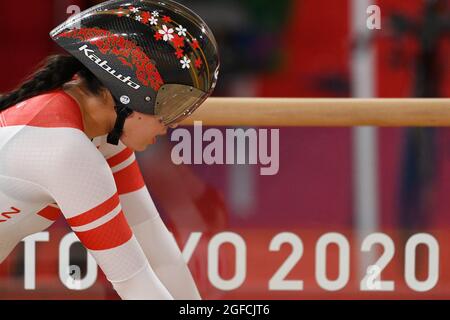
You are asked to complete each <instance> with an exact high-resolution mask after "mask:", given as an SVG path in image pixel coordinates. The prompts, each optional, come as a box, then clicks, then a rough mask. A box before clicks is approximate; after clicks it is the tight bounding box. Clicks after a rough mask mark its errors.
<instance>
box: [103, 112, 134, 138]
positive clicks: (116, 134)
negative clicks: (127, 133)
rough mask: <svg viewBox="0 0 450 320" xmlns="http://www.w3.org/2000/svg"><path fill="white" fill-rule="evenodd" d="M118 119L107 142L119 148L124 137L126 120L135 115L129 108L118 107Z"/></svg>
mask: <svg viewBox="0 0 450 320" xmlns="http://www.w3.org/2000/svg"><path fill="white" fill-rule="evenodd" d="M115 109H116V113H117V119H116V123H115V124H114V129H113V130H112V131H111V132H110V133H109V134H108V139H107V142H108V143H109V144H112V145H115V146H117V145H118V144H119V140H120V137H121V136H122V132H123V127H124V125H125V120H126V119H127V118H128V117H129V116H130V114H132V113H133V110H131V109H130V108H128V107H125V106H120V107H119V106H116V107H115Z"/></svg>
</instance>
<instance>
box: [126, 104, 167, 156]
mask: <svg viewBox="0 0 450 320" xmlns="http://www.w3.org/2000/svg"><path fill="white" fill-rule="evenodd" d="M166 133H167V127H166V126H165V125H164V124H163V123H162V122H161V121H160V119H159V118H158V117H156V116H151V115H147V114H143V113H140V112H133V113H132V114H131V115H130V117H128V118H127V120H126V121H125V126H124V130H123V134H122V137H121V139H120V140H121V141H122V142H123V143H124V144H125V145H126V146H127V147H129V148H131V149H133V150H135V151H144V150H145V149H146V148H147V147H148V146H149V145H152V144H154V143H155V142H156V137H157V136H159V135H165V134H166Z"/></svg>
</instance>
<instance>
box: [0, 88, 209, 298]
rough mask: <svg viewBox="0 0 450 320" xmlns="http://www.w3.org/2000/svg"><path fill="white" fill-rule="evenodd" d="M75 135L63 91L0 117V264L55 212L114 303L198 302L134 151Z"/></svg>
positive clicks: (76, 122)
mask: <svg viewBox="0 0 450 320" xmlns="http://www.w3.org/2000/svg"><path fill="white" fill-rule="evenodd" d="M83 129H84V128H83V121H82V116H81V111H80V108H79V106H78V104H77V102H76V101H75V100H74V99H73V98H72V97H71V96H70V95H68V94H67V93H65V92H64V91H63V90H54V91H51V92H49V93H46V94H42V95H40V96H37V97H34V98H31V99H28V100H26V101H24V102H21V103H19V104H17V105H15V106H12V107H10V108H8V109H6V110H4V111H2V112H1V113H0V263H2V262H3V261H4V260H5V259H6V258H7V256H8V255H9V253H10V252H11V251H12V250H13V249H14V247H15V246H16V245H17V244H18V243H19V242H20V241H21V240H22V239H23V238H24V237H27V236H28V235H31V234H33V233H36V232H41V231H43V230H45V229H47V228H48V227H49V226H51V225H52V223H54V221H55V220H56V219H58V217H59V216H60V215H61V214H62V215H63V216H64V218H65V219H66V221H67V222H68V224H69V225H70V227H71V228H72V230H73V231H74V232H75V234H76V235H77V236H78V238H79V240H80V241H81V243H82V244H83V245H84V246H85V247H86V248H87V249H88V250H89V252H90V253H91V255H92V256H93V257H94V258H95V259H96V261H97V263H98V265H99V266H100V268H101V269H102V271H103V272H104V273H105V275H106V277H107V278H108V280H109V281H110V282H111V283H112V285H113V287H114V289H115V290H116V291H117V293H118V294H119V296H120V297H121V298H122V299H188V300H189V299H200V295H199V293H198V290H197V287H196V286H195V283H194V280H193V279H192V275H191V273H190V271H189V269H188V267H187V265H186V263H185V262H184V260H183V257H182V255H181V252H180V250H179V248H178V246H177V244H176V242H175V240H174V239H173V237H172V236H171V235H170V233H169V231H168V230H167V228H166V226H165V224H164V223H163V221H162V220H161V218H160V216H159V213H158V211H157V209H156V207H155V205H154V203H153V201H152V199H151V197H150V194H149V192H148V190H147V187H146V186H145V184H144V181H143V178H142V175H141V172H140V170H139V167H138V164H137V162H136V160H135V155H134V153H133V151H132V150H130V149H128V148H126V147H125V146H124V145H123V144H119V146H113V145H110V144H107V143H106V136H104V137H98V138H96V139H94V140H93V141H91V140H90V139H89V138H88V137H87V136H86V135H85V133H84V132H83Z"/></svg>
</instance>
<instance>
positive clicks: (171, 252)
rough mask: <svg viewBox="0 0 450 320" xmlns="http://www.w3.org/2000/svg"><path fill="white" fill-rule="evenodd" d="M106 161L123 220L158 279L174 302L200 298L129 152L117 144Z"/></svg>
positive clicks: (181, 256)
mask: <svg viewBox="0 0 450 320" xmlns="http://www.w3.org/2000/svg"><path fill="white" fill-rule="evenodd" d="M108 148H111V147H110V146H108ZM107 162H108V164H109V166H110V167H111V171H112V172H113V175H114V180H115V182H116V186H117V189H118V190H119V195H120V202H121V204H122V207H123V209H124V212H125V215H126V218H127V220H128V222H129V224H130V225H131V228H132V230H133V232H134V234H135V236H136V239H137V240H138V242H139V244H140V246H141V247H142V249H143V251H144V253H145V255H146V257H147V260H148V261H149V263H150V264H151V266H152V268H153V270H154V271H155V272H156V274H157V276H158V277H159V279H161V281H162V282H163V284H164V285H165V286H166V287H167V289H168V290H169V291H170V293H171V294H172V295H173V297H174V298H175V299H181V300H199V299H201V297H200V293H199V291H198V289H197V286H196V284H195V281H194V279H193V277H192V274H191V272H190V270H189V268H188V266H187V264H186V262H185V260H184V258H183V255H182V253H181V251H180V248H179V247H178V245H177V243H176V241H175V239H174V238H173V236H172V234H171V233H170V232H169V230H168V229H167V227H166V225H165V224H164V222H163V221H162V219H161V217H160V215H159V213H158V210H157V209H156V206H155V204H154V202H153V199H152V197H151V196H150V193H149V191H148V189H147V187H146V186H145V183H144V179H143V177H142V174H141V171H140V168H139V166H138V163H137V161H136V158H135V155H134V153H133V151H132V150H131V149H129V148H126V147H125V146H123V145H121V146H120V145H119V146H118V147H116V150H115V152H112V154H111V155H110V156H107Z"/></svg>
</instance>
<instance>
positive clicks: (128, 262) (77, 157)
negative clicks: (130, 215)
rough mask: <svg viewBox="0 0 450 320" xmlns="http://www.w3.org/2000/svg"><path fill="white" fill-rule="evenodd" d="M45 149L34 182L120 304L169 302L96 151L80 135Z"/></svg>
mask: <svg viewBox="0 0 450 320" xmlns="http://www.w3.org/2000/svg"><path fill="white" fill-rule="evenodd" d="M46 147H48V150H46V152H42V153H41V154H44V155H45V158H46V159H43V163H42V166H43V167H42V168H41V170H39V172H41V174H35V176H34V179H35V180H36V182H37V183H39V184H40V185H41V186H43V187H44V188H45V189H47V190H48V192H49V193H50V194H51V195H52V197H53V198H54V200H55V202H56V203H57V205H58V206H59V208H60V209H61V211H62V213H63V215H64V217H65V218H66V220H67V222H68V223H69V225H70V227H71V228H72V230H73V231H74V232H75V233H76V235H77V236H78V238H79V239H80V241H81V243H82V244H83V245H84V246H85V247H86V248H87V249H88V250H89V252H90V253H91V255H92V256H93V257H94V258H95V259H96V261H97V263H98V265H99V266H100V268H101V269H102V270H103V272H104V273H105V275H106V277H107V278H108V280H109V281H111V283H112V284H113V286H114V288H115V289H116V291H117V292H118V294H119V295H120V296H121V298H123V299H172V297H171V295H170V293H169V292H168V291H167V289H166V288H165V287H164V285H163V284H162V283H161V281H160V280H159V279H158V278H157V276H156V274H155V273H154V271H153V269H152V268H151V266H150V265H149V263H148V262H147V260H146V257H145V254H144V252H143V251H142V248H141V247H140V245H139V243H138V241H137V240H136V237H135V236H134V235H133V232H132V230H131V228H130V227H129V225H128V223H127V220H126V218H125V216H124V214H123V211H122V207H121V204H120V200H119V195H118V193H117V189H116V186H115V183H114V179H113V176H112V174H111V171H110V168H109V167H108V165H107V163H106V161H105V159H104V158H103V157H102V155H101V154H100V153H99V152H98V150H96V148H95V147H94V146H93V144H92V143H91V142H90V141H89V140H88V139H87V137H86V136H85V135H84V134H83V133H82V132H78V131H72V130H70V131H67V132H64V134H63V133H61V134H60V135H59V136H58V137H54V141H51V142H49V143H47V145H46ZM41 151H42V150H41Z"/></svg>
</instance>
